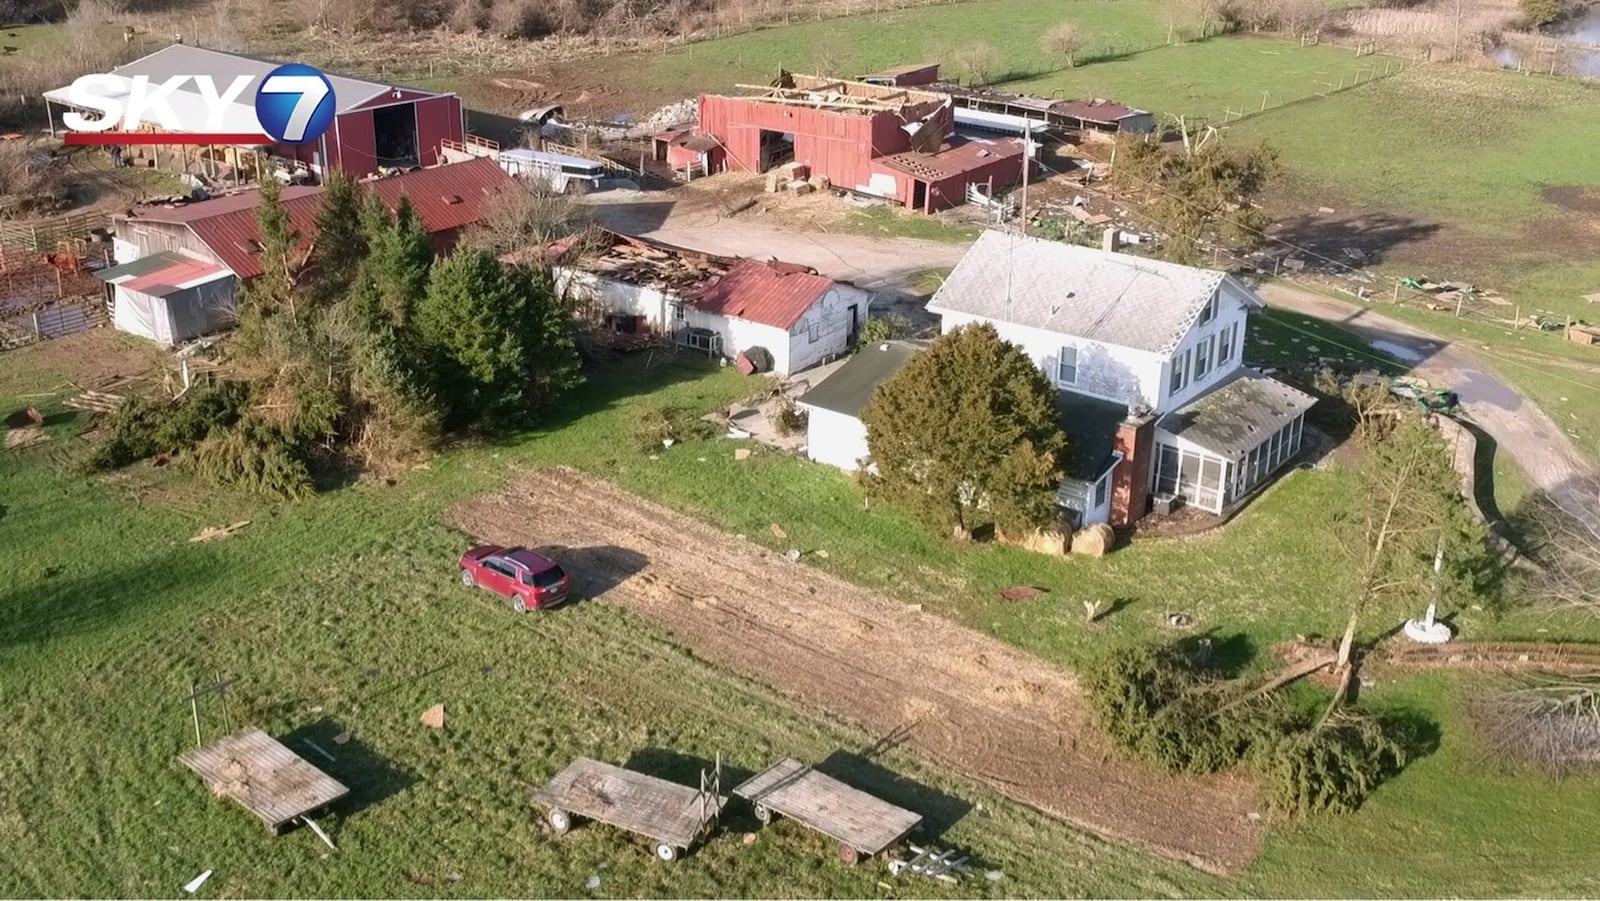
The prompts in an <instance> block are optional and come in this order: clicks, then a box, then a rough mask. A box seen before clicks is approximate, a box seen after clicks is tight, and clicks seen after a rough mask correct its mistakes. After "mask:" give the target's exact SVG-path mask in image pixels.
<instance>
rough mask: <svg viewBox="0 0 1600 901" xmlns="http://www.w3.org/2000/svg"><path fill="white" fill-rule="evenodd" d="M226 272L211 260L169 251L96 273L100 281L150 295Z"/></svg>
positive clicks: (161, 295) (166, 292)
mask: <svg viewBox="0 0 1600 901" xmlns="http://www.w3.org/2000/svg"><path fill="white" fill-rule="evenodd" d="M228 274H229V272H228V270H227V269H224V268H223V267H221V266H218V265H217V264H216V263H213V262H211V261H210V260H197V259H195V258H194V257H188V256H184V255H183V254H181V253H178V252H176V251H171V250H164V251H162V252H160V253H153V254H150V255H149V256H146V257H140V258H139V259H137V260H134V261H132V262H130V263H123V264H122V265H121V266H113V267H111V268H110V269H102V270H101V271H99V272H96V273H95V275H96V276H98V277H99V278H100V279H101V280H103V281H106V282H109V283H110V284H113V285H117V286H118V287H121V288H126V289H127V290H129V291H138V292H139V293H140V294H147V295H149V296H151V297H166V296H168V295H169V294H176V293H177V292H179V291H182V290H184V289H185V288H192V287H194V286H195V285H201V284H205V283H206V282H209V281H214V280H215V279H217V278H219V277H222V276H226V275H228Z"/></svg>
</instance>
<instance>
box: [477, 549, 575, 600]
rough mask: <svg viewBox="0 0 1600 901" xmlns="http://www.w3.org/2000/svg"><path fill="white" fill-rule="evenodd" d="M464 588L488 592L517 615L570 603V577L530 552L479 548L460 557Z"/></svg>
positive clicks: (548, 559)
mask: <svg viewBox="0 0 1600 901" xmlns="http://www.w3.org/2000/svg"><path fill="white" fill-rule="evenodd" d="M460 565H461V584H463V585H465V586H467V587H468V588H487V589H488V590H490V591H492V592H494V593H495V594H498V595H500V596H501V597H503V598H505V599H506V600H508V601H510V602H511V606H512V607H515V608H516V611H517V612H518V613H527V612H528V611H529V610H548V609H550V608H551V607H554V606H556V605H557V604H559V603H561V602H562V601H565V600H566V599H567V588H568V585H567V574H566V571H565V570H563V569H562V568H561V566H560V564H558V563H556V562H555V561H554V560H551V559H550V558H549V557H546V556H544V555H542V554H536V553H534V552H533V551H530V550H528V549H527V548H521V547H500V546H499V545H495V544H480V545H478V546H477V547H475V548H473V549H472V550H470V551H467V552H466V553H465V554H462V555H461V562H460Z"/></svg>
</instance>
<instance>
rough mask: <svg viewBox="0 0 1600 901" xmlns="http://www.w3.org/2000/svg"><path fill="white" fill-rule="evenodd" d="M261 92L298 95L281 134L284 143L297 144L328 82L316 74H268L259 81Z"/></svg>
mask: <svg viewBox="0 0 1600 901" xmlns="http://www.w3.org/2000/svg"><path fill="white" fill-rule="evenodd" d="M261 93H263V94H298V95H300V99H299V100H298V101H296V102H295V105H294V109H293V110H292V111H290V113H289V121H288V122H286V123H285V124H284V126H283V134H282V136H281V137H282V139H283V140H284V141H285V142H286V143H290V144H298V143H300V142H301V141H303V140H305V136H306V126H307V125H309V124H310V123H311V116H312V114H313V113H315V112H316V111H317V105H318V104H320V103H322V98H324V97H326V96H328V93H329V92H328V83H327V82H326V81H323V79H322V78H321V76H318V75H269V76H267V80H266V81H264V82H262V83H261Z"/></svg>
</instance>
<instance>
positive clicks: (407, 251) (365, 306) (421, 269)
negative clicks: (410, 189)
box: [352, 193, 433, 330]
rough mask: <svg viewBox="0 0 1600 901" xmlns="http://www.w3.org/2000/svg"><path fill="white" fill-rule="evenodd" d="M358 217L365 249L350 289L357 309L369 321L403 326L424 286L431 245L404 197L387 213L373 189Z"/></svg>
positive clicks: (431, 262)
mask: <svg viewBox="0 0 1600 901" xmlns="http://www.w3.org/2000/svg"><path fill="white" fill-rule="evenodd" d="M360 219H361V223H362V230H363V231H364V232H366V235H367V244H368V247H369V251H368V253H367V257H366V259H365V260H364V261H363V262H362V264H361V267H360V270H359V272H358V273H357V276H356V284H355V287H354V290H353V291H352V300H353V303H354V305H355V309H356V312H357V314H358V315H360V316H361V317H362V318H363V319H365V320H366V321H367V322H368V323H369V324H370V325H373V326H376V325H378V324H383V323H387V324H389V325H392V326H394V327H396V328H399V329H402V330H403V329H404V328H405V327H406V325H407V323H408V322H409V320H410V318H411V310H412V308H413V307H414V306H415V305H416V303H417V302H418V301H419V300H420V299H421V298H422V296H423V294H424V293H425V292H426V291H427V288H428V270H429V268H430V267H431V266H432V265H433V245H432V244H431V243H429V241H428V233H427V231H426V230H425V229H424V228H423V227H422V221H421V220H420V219H418V218H417V214H416V211H415V210H414V209H413V208H412V206H411V202H410V201H409V200H406V199H405V198H403V197H402V198H401V199H400V204H399V206H398V208H397V209H396V210H395V215H394V216H393V217H392V218H391V217H390V216H389V211H388V210H387V209H385V208H384V206H383V202H382V201H381V200H379V199H378V197H377V194H376V193H373V194H370V195H368V197H367V201H366V203H365V205H364V206H363V207H362V209H361V213H360Z"/></svg>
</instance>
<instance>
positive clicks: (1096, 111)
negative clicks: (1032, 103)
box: [1050, 100, 1149, 125]
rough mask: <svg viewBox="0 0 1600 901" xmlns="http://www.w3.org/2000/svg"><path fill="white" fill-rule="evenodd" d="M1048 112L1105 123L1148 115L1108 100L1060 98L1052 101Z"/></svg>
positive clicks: (1109, 123)
mask: <svg viewBox="0 0 1600 901" xmlns="http://www.w3.org/2000/svg"><path fill="white" fill-rule="evenodd" d="M1050 112H1052V113H1055V114H1056V115H1058V116H1070V117H1071V118H1074V119H1082V120H1083V121H1085V122H1099V123H1102V124H1105V125H1115V124H1117V123H1118V122H1120V121H1121V120H1123V119H1126V118H1128V117H1129V116H1146V115H1149V113H1146V112H1145V111H1144V110H1140V109H1134V108H1133V107H1131V106H1123V105H1122V104H1120V103H1113V102H1111V101H1110V100H1062V101H1058V102H1056V103H1052V104H1051V105H1050Z"/></svg>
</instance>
